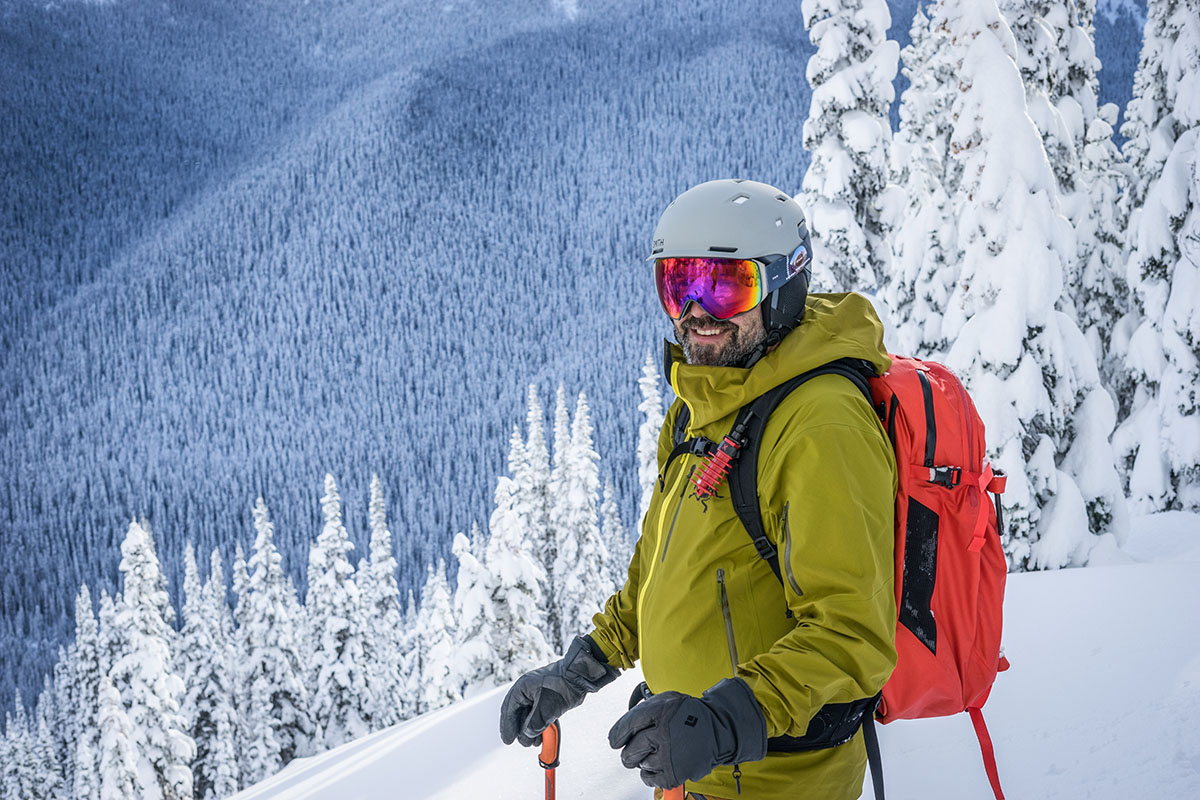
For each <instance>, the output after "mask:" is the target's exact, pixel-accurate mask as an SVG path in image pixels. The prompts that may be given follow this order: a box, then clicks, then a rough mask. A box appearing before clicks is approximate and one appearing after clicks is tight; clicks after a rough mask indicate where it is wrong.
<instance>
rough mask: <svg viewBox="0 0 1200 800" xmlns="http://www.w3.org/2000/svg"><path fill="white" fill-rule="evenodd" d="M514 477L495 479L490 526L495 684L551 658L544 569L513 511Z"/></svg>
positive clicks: (508, 679)
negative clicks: (543, 590)
mask: <svg viewBox="0 0 1200 800" xmlns="http://www.w3.org/2000/svg"><path fill="white" fill-rule="evenodd" d="M514 491H515V487H514V484H513V482H512V480H511V479H509V478H507V477H504V476H501V477H500V478H499V479H498V480H497V481H496V492H495V508H494V510H493V511H492V516H491V519H490V520H489V521H488V528H489V530H490V531H491V537H490V538H489V539H488V546H487V559H486V562H487V566H488V571H489V572H490V573H491V583H492V608H493V609H494V614H495V620H496V621H495V630H494V633H493V636H492V642H493V645H494V647H495V659H496V664H497V672H496V682H497V683H505V682H507V681H511V680H514V679H516V678H517V677H519V676H520V675H523V674H524V673H525V672H527V671H529V670H530V669H533V668H535V667H538V666H541V665H542V664H544V663H546V662H547V661H549V660H550V657H551V652H552V650H551V648H550V646H549V644H548V643H547V641H546V637H545V636H544V635H543V633H542V631H544V630H545V629H546V628H545V622H544V616H543V613H544V612H543V611H542V609H543V608H544V605H543V603H542V598H541V588H540V587H541V584H542V580H543V578H542V571H541V566H540V565H539V564H538V563H537V562H535V561H534V560H533V559H532V558H531V557H530V556H529V552H528V550H527V549H526V548H525V547H524V539H523V536H524V531H523V530H522V528H521V518H520V516H519V515H518V514H517V513H516V512H515V511H514V504H515V502H516V501H515V496H514Z"/></svg>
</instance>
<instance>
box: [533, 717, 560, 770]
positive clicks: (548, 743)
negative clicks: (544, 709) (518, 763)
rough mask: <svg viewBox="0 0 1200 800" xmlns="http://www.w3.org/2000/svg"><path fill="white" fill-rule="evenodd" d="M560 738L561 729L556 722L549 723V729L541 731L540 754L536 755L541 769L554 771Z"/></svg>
mask: <svg viewBox="0 0 1200 800" xmlns="http://www.w3.org/2000/svg"><path fill="white" fill-rule="evenodd" d="M561 738H562V729H561V728H559V726H558V720H554V722H552V723H550V727H549V728H546V730H544V731H542V752H541V753H540V754H539V755H538V763H539V764H541V765H542V769H554V768H555V767H557V766H558V742H559V739H561Z"/></svg>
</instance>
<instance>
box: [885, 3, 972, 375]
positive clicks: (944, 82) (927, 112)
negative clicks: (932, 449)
mask: <svg viewBox="0 0 1200 800" xmlns="http://www.w3.org/2000/svg"><path fill="white" fill-rule="evenodd" d="M910 36H911V43H910V44H909V45H908V46H907V47H905V48H904V50H903V51H902V52H901V54H900V58H901V61H902V62H903V64H904V69H903V71H904V75H905V77H907V78H908V80H909V87H908V89H906V90H905V92H904V94H903V95H902V96H901V98H900V129H899V131H898V132H897V134H896V138H895V142H894V144H893V148H892V176H893V178H892V179H893V180H894V181H895V183H897V184H898V185H899V186H900V187H901V188H902V190H903V192H904V197H905V201H906V202H905V206H904V209H903V211H902V212H901V221H900V223H899V225H898V227H897V230H896V232H895V236H894V237H893V262H892V269H891V272H890V274H889V276H888V280H887V282H886V286H885V290H884V298H885V300H886V303H887V306H888V308H889V309H890V311H891V314H892V318H893V322H894V324H895V330H894V335H895V348H896V352H900V353H911V354H912V355H915V356H918V357H923V358H928V357H931V356H934V355H935V354H938V353H942V352H944V351H945V350H946V347H947V342H946V339H945V336H944V334H943V333H942V324H941V323H942V315H943V314H944V313H945V310H946V304H947V302H948V301H949V298H950V293H951V291H953V287H954V284H955V282H956V281H957V279H958V271H957V266H958V251H957V235H958V234H957V227H956V225H955V220H956V218H957V214H954V213H951V210H950V208H949V202H950V197H951V195H952V194H953V193H954V192H955V190H956V189H957V186H958V182H959V179H960V174H959V173H960V169H959V167H958V163H957V161H956V160H955V159H953V158H952V157H951V154H950V135H951V132H952V120H951V118H950V112H949V110H950V106H951V104H952V103H953V101H954V96H955V94H956V93H957V91H956V82H955V80H954V71H953V64H952V62H951V61H950V59H949V58H948V54H949V44H950V43H949V38H948V37H947V35H946V33H945V31H943V30H942V29H941V28H934V27H932V26H931V24H930V20H929V18H928V17H927V16H926V14H925V11H924V9H923V8H922V7H921V6H917V9H916V11H915V13H914V14H913V21H912V28H911V30H910Z"/></svg>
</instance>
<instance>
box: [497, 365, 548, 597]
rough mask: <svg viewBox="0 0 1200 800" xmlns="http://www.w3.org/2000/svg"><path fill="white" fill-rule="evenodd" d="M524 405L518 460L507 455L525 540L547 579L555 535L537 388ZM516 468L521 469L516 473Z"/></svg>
mask: <svg viewBox="0 0 1200 800" xmlns="http://www.w3.org/2000/svg"><path fill="white" fill-rule="evenodd" d="M526 403H527V405H528V408H526V410H525V428H526V434H525V439H524V441H523V442H522V444H521V448H520V455H519V458H517V457H516V455H515V451H510V456H509V474H510V475H512V477H513V480H515V481H516V482H517V484H518V486H519V487H520V493H521V495H522V501H521V502H522V506H523V508H524V509H525V511H524V513H525V515H526V517H525V522H524V524H525V527H526V530H527V533H526V539H527V541H528V542H529V543H530V546H531V547H532V548H533V553H534V556H535V558H537V559H538V561H539V563H540V564H541V566H542V569H543V570H545V573H546V576H547V579H548V578H549V575H550V567H551V566H552V565H553V564H554V547H555V540H554V531H553V530H552V529H551V527H550V504H551V498H550V450H549V448H548V447H547V446H546V422H545V411H544V410H543V409H542V401H541V398H540V397H539V396H538V390H537V385H536V384H532V383H531V384H529V390H528V391H527V392H526ZM556 419H557V417H556ZM519 438H520V437H519V434H518V436H517V439H519ZM518 464H520V465H521V469H518V467H517V465H518ZM543 588H545V587H543Z"/></svg>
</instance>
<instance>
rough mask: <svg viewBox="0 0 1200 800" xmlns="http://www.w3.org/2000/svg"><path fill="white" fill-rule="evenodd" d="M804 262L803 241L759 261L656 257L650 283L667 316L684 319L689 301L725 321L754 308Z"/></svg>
mask: <svg viewBox="0 0 1200 800" xmlns="http://www.w3.org/2000/svg"><path fill="white" fill-rule="evenodd" d="M807 266H808V249H807V248H805V247H804V245H800V246H799V247H797V248H796V249H795V250H793V251H792V254H791V255H790V256H781V255H776V256H765V257H764V258H761V259H758V258H748V259H739V258H703V257H692V256H684V257H679V258H657V259H655V260H654V283H655V286H656V287H657V289H658V299H659V301H661V302H662V307H663V310H664V311H666V312H667V315H668V316H669V317H670V318H671V319H679V318H680V317H682V316H683V314H684V312H685V311H687V308H688V305H690V304H691V303H699V304H700V307H701V308H703V309H704V310H705V311H706V312H708V314H709V315H710V316H712V317H714V318H716V319H729V318H730V317H736V316H737V315H738V314H744V313H746V312H747V311H749V310H750V309H752V308H754V307H755V306H757V305H758V304H759V303H761V302H762V301H763V299H764V298H765V297H766V296H767V295H769V294H770V293H771V292H773V291H775V290H776V289H778V288H779V287H780V286H782V285H783V284H785V283H787V282H788V281H789V280H790V279H791V278H792V277H793V276H794V275H796V273H798V272H800V271H801V270H803V269H805V268H806V267H807Z"/></svg>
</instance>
